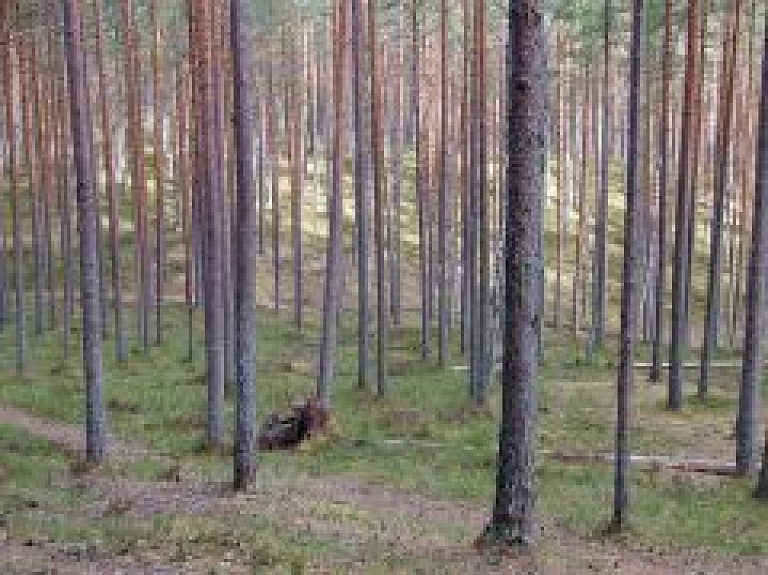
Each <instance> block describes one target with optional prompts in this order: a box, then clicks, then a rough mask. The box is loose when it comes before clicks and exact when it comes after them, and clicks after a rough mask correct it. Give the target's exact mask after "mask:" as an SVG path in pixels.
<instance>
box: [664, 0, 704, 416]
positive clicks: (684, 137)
mask: <svg viewBox="0 0 768 575" xmlns="http://www.w3.org/2000/svg"><path fill="white" fill-rule="evenodd" d="M698 34H699V0H689V4H688V45H687V48H686V64H685V80H684V92H683V112H682V114H683V119H682V125H681V128H680V154H679V158H678V163H679V166H678V171H679V175H678V183H677V213H676V216H675V260H674V267H673V274H672V325H671V341H670V349H669V365H670V370H669V382H668V389H667V394H668V395H667V407H668V408H669V409H672V410H680V409H682V407H683V380H682V356H683V352H684V347H685V342H686V340H687V339H688V338H687V334H686V331H687V322H686V315H687V314H686V309H685V308H686V305H687V304H686V299H687V298H686V293H685V292H686V291H687V290H686V285H687V280H686V277H687V275H688V273H689V272H690V270H688V269H687V268H688V266H687V260H688V242H689V240H690V235H689V233H688V226H689V225H690V224H691V217H690V216H691V214H690V213H689V212H690V208H691V200H690V198H691V193H692V190H691V177H690V176H691V174H690V166H691V161H692V156H693V153H692V145H693V146H695V145H696V143H694V142H691V138H692V137H693V135H694V121H695V102H694V98H695V83H696V74H697V70H698V42H699V39H698Z"/></svg>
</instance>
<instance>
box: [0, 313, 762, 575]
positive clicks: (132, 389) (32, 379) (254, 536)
mask: <svg viewBox="0 0 768 575" xmlns="http://www.w3.org/2000/svg"><path fill="white" fill-rule="evenodd" d="M258 317H259V344H260V345H259V349H258V367H259V378H258V382H257V385H258V390H259V391H258V398H259V415H260V420H261V419H263V417H264V415H265V414H266V413H268V412H269V411H272V410H283V409H285V408H286V407H287V406H289V405H290V404H291V402H292V401H294V400H295V399H296V398H299V397H306V396H307V395H309V394H311V393H312V390H313V386H314V361H315V356H316V353H317V334H318V331H317V330H318V321H317V318H316V317H315V316H314V315H313V314H310V315H309V316H308V319H307V324H306V326H305V327H304V329H303V330H298V329H296V328H295V327H294V326H293V325H292V324H291V322H290V321H289V320H288V319H287V318H286V315H284V313H283V312H281V313H275V312H274V311H271V310H267V309H260V310H259V315H258ZM347 320H348V318H347V317H346V316H345V317H344V319H343V321H342V325H341V330H340V337H341V348H340V350H339V366H338V368H339V369H338V371H339V374H338V378H337V384H336V388H335V391H334V417H335V420H334V422H333V424H334V426H333V433H332V435H331V437H330V438H328V439H327V440H326V441H317V442H312V443H310V444H308V445H307V446H306V448H305V449H302V450H299V451H298V452H295V453H268V454H262V455H261V456H260V457H259V470H258V477H257V479H256V483H255V485H254V486H253V487H252V488H251V489H250V490H249V491H248V492H247V493H245V494H234V493H232V492H231V491H230V490H229V489H228V488H227V487H226V486H227V484H228V482H229V478H230V477H231V470H230V468H231V459H230V458H229V457H224V456H222V457H218V456H211V455H209V454H206V453H205V451H204V449H203V442H202V440H203V434H204V429H205V420H204V407H205V386H204V377H203V373H204V371H203V358H202V357H201V356H202V355H203V354H202V353H195V354H194V357H193V358H192V360H191V361H186V360H185V355H186V349H187V340H186V332H185V330H184V326H185V312H183V311H182V310H181V309H180V308H178V307H176V308H170V309H169V311H168V313H167V314H166V316H165V320H164V327H165V336H166V337H165V344H164V345H163V346H161V347H157V348H152V349H151V350H150V351H149V352H148V353H144V352H142V351H141V350H140V349H138V348H135V347H134V348H132V350H131V357H130V359H129V360H128V361H127V362H126V363H125V364H122V365H117V364H115V363H114V361H113V359H112V355H113V354H112V350H111V348H110V347H109V346H111V345H112V340H111V339H109V340H107V347H106V352H105V360H106V364H107V366H106V367H107V370H106V373H107V380H106V397H107V407H108V411H109V420H108V425H109V428H110V431H111V433H112V434H113V435H112V437H111V442H110V458H109V462H108V463H107V464H105V465H104V466H102V467H100V468H98V469H86V468H85V467H84V466H83V465H82V463H80V461H81V450H82V424H81V422H82V421H83V413H82V409H83V404H84V396H83V389H82V375H81V371H80V362H79V355H78V352H77V350H76V349H72V350H71V352H70V355H66V354H65V353H64V351H63V348H62V346H61V334H59V333H56V332H46V333H45V334H43V335H42V336H39V337H35V338H34V339H33V340H32V342H33V343H34V345H32V346H31V348H30V353H31V355H30V358H29V369H28V371H27V373H26V374H25V376H24V377H22V378H19V377H16V376H15V375H13V351H12V350H13V347H12V336H11V335H10V334H0V540H2V542H1V543H0V572H3V573H6V572H10V573H16V572H18V573H34V572H54V570H55V572H57V573H73V574H74V573H113V572H116V571H120V572H123V573H131V572H133V573H145V572H155V573H254V572H255V573H260V572H269V573H291V574H293V573H305V572H306V573H313V572H314V573H398V572H400V573H494V572H498V573H553V574H557V573H590V572H605V573H648V574H652V573H675V574H678V573H765V572H768V532H766V529H765V525H767V524H768V506H761V505H758V504H756V503H755V502H754V501H753V500H752V499H751V498H750V489H751V486H752V483H751V482H750V481H749V480H742V479H734V478H729V477H722V476H716V475H710V474H699V473H686V472H681V471H675V470H667V469H664V468H663V467H650V468H642V466H638V467H636V469H635V472H633V473H632V521H633V522H632V529H631V531H630V533H629V534H628V535H626V536H623V537H621V538H616V537H608V538H605V537H603V536H601V535H599V533H600V532H601V528H602V526H603V525H604V524H605V521H606V519H607V518H608V517H609V514H610V501H611V488H612V472H611V467H610V465H605V464H602V463H598V462H571V463H565V462H563V461H560V460H559V459H558V457H557V456H556V455H557V454H558V453H559V454H583V455H589V454H595V453H610V452H611V448H612V442H613V432H612V427H613V417H614V416H613V410H614V407H613V406H614V395H613V386H614V379H615V365H614V364H613V360H612V358H613V357H615V355H614V352H613V350H607V351H605V352H602V353H600V354H598V355H597V356H596V357H595V359H594V361H593V362H591V363H586V362H585V361H584V360H583V353H582V350H581V343H577V344H574V342H575V341H577V340H578V338H576V339H574V338H572V337H571V336H570V335H568V334H567V333H564V334H563V335H559V336H555V335H553V334H548V335H547V336H546V345H545V354H544V357H543V358H542V367H541V385H540V393H539V396H540V397H539V423H540V426H539V429H540V431H539V438H538V442H539V457H538V461H537V489H538V504H537V505H538V519H539V524H540V528H541V533H540V534H539V537H538V540H537V546H536V548H535V551H534V552H533V554H531V555H526V556H518V557H503V558H502V557H489V556H486V555H481V554H478V553H477V552H476V551H475V550H474V549H473V545H472V544H473V541H474V539H475V537H476V536H477V535H478V534H479V533H480V532H481V530H482V528H483V525H484V522H485V521H486V520H487V517H488V509H489V505H490V502H491V499H492V489H493V480H494V465H495V437H496V432H497V416H498V403H499V396H498V386H497V385H494V388H493V390H492V394H491V397H490V402H489V407H488V409H487V410H477V409H474V408H471V407H470V406H469V401H468V399H467V397H466V373H464V372H462V371H460V370H458V369H454V368H455V367H457V366H460V365H461V364H462V360H461V358H460V356H459V355H458V354H456V355H455V357H453V358H452V361H451V363H450V365H449V366H447V367H446V368H443V369H440V368H438V366H436V365H435V363H434V361H430V362H426V363H425V362H421V361H420V360H419V359H418V349H419V347H418V332H417V331H416V330H414V329H412V328H410V327H399V328H396V329H395V330H394V333H393V337H392V348H391V350H390V351H391V363H390V373H391V390H390V395H389V396H388V397H386V398H383V399H376V398H375V396H374V395H373V394H372V393H370V392H369V391H367V390H361V389H359V388H358V387H357V384H356V346H355V327H354V323H353V322H352V321H347ZM76 337H77V334H75V338H76ZM201 339H202V333H201V330H200V325H199V324H198V323H196V324H195V333H194V341H193V344H194V346H195V349H196V350H202V341H201ZM453 344H454V345H453V347H454V348H455V347H456V345H455V344H456V342H453ZM640 355H641V359H642V358H644V357H646V356H647V349H642V350H641V354H640ZM727 356H728V354H724V355H723V357H727ZM637 373H638V377H637V381H636V389H635V396H634V414H635V417H634V421H633V426H632V436H631V437H632V447H633V451H634V453H639V454H645V455H664V456H669V457H674V458H680V459H686V458H687V459H693V458H707V459H711V460H715V461H722V462H729V461H730V460H731V459H732V453H733V449H734V442H733V438H732V431H733V414H734V410H735V406H736V401H735V389H736V381H737V377H738V369H729V368H720V369H718V370H717V372H716V373H715V378H714V381H713V384H712V390H711V394H710V396H709V398H708V399H706V400H704V401H701V400H697V399H696V398H695V394H694V391H693V389H692V388H691V389H688V390H687V391H688V392H689V394H688V395H686V407H685V409H684V410H683V411H682V412H681V413H677V414H673V413H669V412H667V411H666V410H665V409H664V393H665V386H664V385H663V384H660V385H651V384H649V383H647V382H646V381H645V377H644V373H642V372H640V371H638V372H637ZM691 377H692V376H691ZM232 401H233V398H232V393H231V390H229V391H228V394H227V421H228V425H229V430H230V432H231V426H232V409H233V406H232Z"/></svg>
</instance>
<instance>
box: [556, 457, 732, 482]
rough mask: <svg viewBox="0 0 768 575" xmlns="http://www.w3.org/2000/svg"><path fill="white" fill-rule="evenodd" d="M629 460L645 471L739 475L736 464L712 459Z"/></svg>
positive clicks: (594, 460) (584, 460)
mask: <svg viewBox="0 0 768 575" xmlns="http://www.w3.org/2000/svg"><path fill="white" fill-rule="evenodd" d="M543 455H545V456H547V457H550V458H552V459H554V460H556V461H560V462H562V463H605V464H613V463H614V462H615V461H616V458H615V456H614V455H613V454H610V453H562V452H558V451H552V452H545V453H543ZM629 462H630V464H631V465H632V466H634V467H639V468H640V469H644V470H647V471H663V470H670V471H681V472H684V473H704V474H709V475H721V476H727V477H735V476H737V475H739V473H738V471H737V469H736V464H735V463H731V462H724V461H717V460H714V459H698V458H696V459H676V458H673V457H668V456H664V455H631V456H630V458H629Z"/></svg>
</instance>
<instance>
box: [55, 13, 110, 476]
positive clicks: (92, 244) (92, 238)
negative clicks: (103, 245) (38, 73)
mask: <svg viewBox="0 0 768 575" xmlns="http://www.w3.org/2000/svg"><path fill="white" fill-rule="evenodd" d="M64 28H65V30H66V38H67V71H68V77H69V94H70V114H71V126H72V144H73V149H74V161H75V175H76V178H77V205H78V217H79V228H80V274H81V276H80V291H81V295H80V297H81V305H82V311H83V368H84V372H85V387H86V457H87V459H88V461H89V462H91V463H101V462H102V461H103V459H104V457H105V455H106V442H107V438H106V424H105V413H104V398H103V391H102V388H103V370H102V357H101V326H100V325H99V323H100V319H101V310H100V301H99V259H100V253H99V244H98V233H97V229H96V228H97V226H98V225H99V221H98V217H99V210H98V198H97V195H96V192H95V189H94V186H93V174H92V173H91V169H92V167H93V163H92V162H91V158H90V155H91V151H92V143H91V142H90V141H89V140H90V131H89V129H88V125H87V121H86V116H85V115H84V114H83V106H84V104H85V89H86V82H85V75H84V66H83V58H84V55H83V49H82V43H81V10H80V2H79V0H67V2H66V4H65V10H64Z"/></svg>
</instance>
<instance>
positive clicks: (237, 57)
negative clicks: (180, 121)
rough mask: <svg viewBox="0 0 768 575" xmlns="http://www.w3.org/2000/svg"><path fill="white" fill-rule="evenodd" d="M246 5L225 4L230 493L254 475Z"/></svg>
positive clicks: (253, 225) (253, 284)
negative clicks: (230, 154) (230, 203)
mask: <svg viewBox="0 0 768 575" xmlns="http://www.w3.org/2000/svg"><path fill="white" fill-rule="evenodd" d="M246 10H247V3H246V2H245V1H244V0H231V2H230V27H231V28H230V34H229V36H230V50H231V55H232V73H233V80H234V83H233V86H234V109H233V121H234V133H235V149H234V153H235V157H236V165H237V223H236V230H237V241H236V243H235V247H236V251H235V260H236V272H237V273H236V279H235V314H234V316H235V323H236V327H235V332H236V337H235V381H236V383H237V410H236V414H237V415H236V420H235V421H236V425H235V461H234V485H235V489H245V488H246V487H247V486H248V484H249V482H250V481H251V479H252V477H253V473H254V465H255V463H254V456H253V452H254V449H255V442H254V423H253V420H254V407H255V405H254V404H255V397H254V395H255V394H254V378H255V375H256V374H255V351H256V350H255V347H256V346H255V343H256V341H255V336H256V325H255V315H256V269H255V267H256V242H255V231H256V202H255V201H254V199H255V198H254V194H253V125H252V124H253V122H252V119H251V114H252V112H251V94H250V91H251V90H250V87H249V83H248V76H247V75H248V73H249V71H250V70H251V69H252V66H251V65H250V57H249V50H248V47H249V43H248V38H247V35H248V32H247V31H248V26H247V25H246V21H245V20H246V14H245V12H246Z"/></svg>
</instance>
